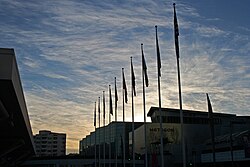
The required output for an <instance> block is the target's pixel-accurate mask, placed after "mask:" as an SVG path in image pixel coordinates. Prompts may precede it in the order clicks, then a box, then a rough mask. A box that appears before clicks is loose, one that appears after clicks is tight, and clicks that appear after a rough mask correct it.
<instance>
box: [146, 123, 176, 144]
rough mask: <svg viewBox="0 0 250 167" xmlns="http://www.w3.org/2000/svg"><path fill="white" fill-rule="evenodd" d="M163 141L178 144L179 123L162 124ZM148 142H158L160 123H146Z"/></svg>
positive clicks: (159, 138)
mask: <svg viewBox="0 0 250 167" xmlns="http://www.w3.org/2000/svg"><path fill="white" fill-rule="evenodd" d="M162 128H163V129H162V130H163V142H164V143H165V144H178V143H180V135H181V134H180V125H179V124H166V123H165V124H162ZM147 129H148V133H147V135H148V142H149V143H148V144H160V141H161V133H160V124H159V123H153V124H150V125H148V127H147Z"/></svg>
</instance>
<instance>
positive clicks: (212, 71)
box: [0, 0, 250, 152]
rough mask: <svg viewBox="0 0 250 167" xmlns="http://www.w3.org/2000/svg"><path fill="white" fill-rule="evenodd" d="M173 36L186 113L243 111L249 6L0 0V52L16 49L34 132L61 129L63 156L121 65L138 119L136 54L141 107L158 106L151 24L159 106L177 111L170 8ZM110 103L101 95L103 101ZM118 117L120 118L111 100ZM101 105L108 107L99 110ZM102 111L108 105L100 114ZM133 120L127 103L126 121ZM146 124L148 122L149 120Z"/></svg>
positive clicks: (249, 85)
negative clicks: (144, 80)
mask: <svg viewBox="0 0 250 167" xmlns="http://www.w3.org/2000/svg"><path fill="white" fill-rule="evenodd" d="M173 2H176V4H177V5H176V7H177V16H178V22H179V31H180V38H179V41H180V65H181V76H182V89H183V94H182V96H183V107H184V109H194V110H202V111H206V110H207V104H206V96H205V93H209V95H210V99H211V102H212V105H213V109H214V111H216V112H227V113H234V114H238V115H249V108H250V103H249V101H250V57H249V53H250V39H249V37H250V21H249V14H250V12H249V11H250V4H249V3H250V2H249V1H247V0H242V1H240V2H239V1H233V0H230V1H228V0H220V1H215V0H209V1H208V0H206V1H195V0H190V1H184V0H180V1H156V0H152V1H151V0H138V1H129V0H128V1H119V0H117V1H111V0H103V1H97V0H96V1H80V0H79V1H76V0H75V1H65V0H60V1H50V0H43V1H35V0H34V1H31V0H26V1H21V0H19V1H18V0H17V1H14V0H1V5H0V17H1V22H0V35H1V40H0V47H4V48H5V47H6V48H14V49H15V52H16V56H17V61H18V66H19V71H20V74H21V79H22V84H23V88H24V93H25V98H26V102H27V107H28V112H29V116H30V121H31V125H32V129H33V133H37V132H38V131H39V130H41V129H48V130H51V131H55V132H65V133H67V149H68V152H77V151H78V141H79V140H80V139H81V138H83V137H85V136H86V135H88V134H89V132H90V131H92V130H93V129H94V127H93V109H94V102H95V101H96V100H97V98H98V96H102V91H104V90H105V91H106V95H108V94H107V93H108V85H109V84H111V85H112V86H113V87H112V88H114V77H117V86H118V91H119V92H118V93H119V99H122V97H121V68H122V67H124V68H125V74H126V79H127V86H128V88H129V92H128V93H129V97H130V92H131V91H130V80H129V78H130V75H129V74H130V56H133V62H134V69H135V75H136V89H137V93H138V96H137V97H136V98H135V116H136V120H141V121H142V120H143V116H142V113H143V111H142V86H141V51H140V44H141V43H144V54H145V57H146V61H147V66H148V75H149V82H150V83H149V84H150V86H149V87H148V88H147V90H146V92H147V110H149V108H150V107H151V106H157V104H158V98H157V97H158V95H157V70H156V50H155V28H154V26H155V25H158V34H159V43H160V50H161V59H162V78H161V79H162V84H161V86H162V88H161V89H162V106H163V107H171V108H178V107H179V105H178V89H177V88H178V87H177V76H176V74H177V73H176V57H175V52H174V40H173V8H172V3H173ZM106 99H107V100H108V96H107V98H106ZM118 105H119V108H118V119H119V120H122V113H121V112H122V110H121V107H122V102H121V100H120V101H119V104H118ZM106 106H108V105H106ZM106 110H108V108H107V109H106ZM130 120H131V100H130V99H129V103H128V104H127V105H126V121H130ZM148 121H149V119H148Z"/></svg>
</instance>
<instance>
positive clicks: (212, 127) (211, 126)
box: [206, 93, 216, 166]
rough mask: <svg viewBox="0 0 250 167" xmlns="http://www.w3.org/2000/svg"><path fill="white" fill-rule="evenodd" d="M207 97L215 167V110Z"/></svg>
mask: <svg viewBox="0 0 250 167" xmlns="http://www.w3.org/2000/svg"><path fill="white" fill-rule="evenodd" d="M206 95H207V107H208V118H209V122H210V131H211V141H212V151H213V164H214V166H215V161H216V158H215V139H214V120H213V108H212V105H211V102H210V99H209V96H208V94H207V93H206Z"/></svg>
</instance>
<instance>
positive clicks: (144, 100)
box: [141, 44, 148, 167]
mask: <svg viewBox="0 0 250 167" xmlns="http://www.w3.org/2000/svg"><path fill="white" fill-rule="evenodd" d="M141 52H142V90H143V91H142V92H143V110H144V143H145V167H148V149H147V124H146V94H145V84H144V75H145V72H146V71H145V70H146V69H145V59H144V54H143V44H141Z"/></svg>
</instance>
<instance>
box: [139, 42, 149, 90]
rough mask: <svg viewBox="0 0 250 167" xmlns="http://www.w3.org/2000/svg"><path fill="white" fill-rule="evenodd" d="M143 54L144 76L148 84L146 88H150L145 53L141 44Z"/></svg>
mask: <svg viewBox="0 0 250 167" xmlns="http://www.w3.org/2000/svg"><path fill="white" fill-rule="evenodd" d="M141 53H142V68H143V74H144V76H145V84H146V87H148V74H147V64H146V60H145V57H144V53H143V44H141Z"/></svg>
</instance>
